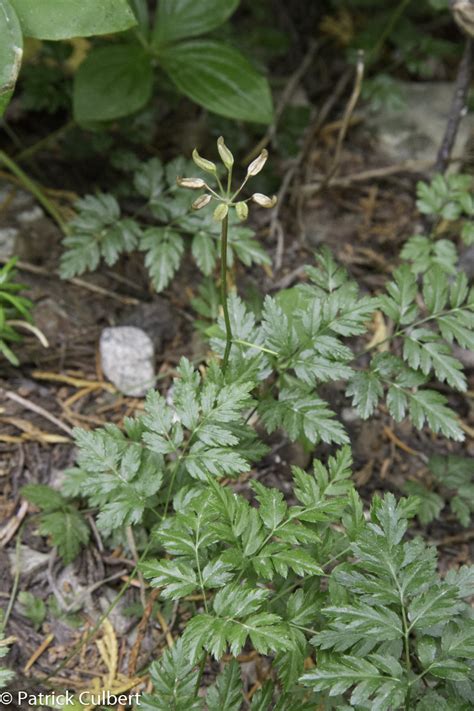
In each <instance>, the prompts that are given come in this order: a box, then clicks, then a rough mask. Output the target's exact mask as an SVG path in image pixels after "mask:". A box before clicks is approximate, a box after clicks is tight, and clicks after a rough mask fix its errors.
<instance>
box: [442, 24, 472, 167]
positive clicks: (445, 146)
mask: <svg viewBox="0 0 474 711" xmlns="http://www.w3.org/2000/svg"><path fill="white" fill-rule="evenodd" d="M473 46H474V40H472V39H471V38H470V37H468V38H467V39H466V45H465V47H464V54H463V57H462V59H461V63H460V65H459V69H458V73H457V77H456V84H455V88H454V97H453V101H452V104H451V108H450V110H449V116H448V123H447V124H446V131H445V134H444V136H443V140H442V143H441V146H440V149H439V151H438V155H437V157H436V163H435V166H434V169H435V173H444V172H445V171H446V168H447V167H448V164H449V159H450V157H451V153H452V152H453V147H454V144H455V142H456V137H457V135H458V130H459V126H460V124H461V119H462V118H463V116H465V115H466V111H467V96H468V93H469V87H470V84H471V76H472V58H473Z"/></svg>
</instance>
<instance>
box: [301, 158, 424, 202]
mask: <svg viewBox="0 0 474 711" xmlns="http://www.w3.org/2000/svg"><path fill="white" fill-rule="evenodd" d="M432 165H433V161H427V160H406V161H403V162H402V163H395V164H394V165H387V166H384V167H382V168H371V169H370V170H363V171H361V172H360V173H352V174H350V175H345V176H342V177H340V178H333V179H332V180H331V187H332V188H348V187H350V186H351V185H352V184H353V183H365V182H367V181H369V180H376V179H379V178H388V177H390V176H391V175H398V174H399V173H421V172H424V171H425V170H428V169H429V168H431V166H432ZM323 181H324V176H321V178H320V180H319V181H318V182H315V183H308V184H306V185H301V186H299V187H298V192H301V193H302V194H303V195H314V194H315V193H317V192H319V191H320V190H321V186H322V182H323Z"/></svg>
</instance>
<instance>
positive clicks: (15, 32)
mask: <svg viewBox="0 0 474 711" xmlns="http://www.w3.org/2000/svg"><path fill="white" fill-rule="evenodd" d="M0 35H1V37H2V44H1V46H0V116H2V114H3V112H4V111H5V109H6V107H7V104H8V102H9V101H10V97H11V95H12V93H13V89H14V87H15V82H16V79H17V76H18V72H19V71H20V65H21V58H22V55H23V37H22V34H21V29H20V23H19V21H18V17H17V15H16V13H15V10H14V9H13V6H12V5H11V4H10V2H9V0H1V2H0Z"/></svg>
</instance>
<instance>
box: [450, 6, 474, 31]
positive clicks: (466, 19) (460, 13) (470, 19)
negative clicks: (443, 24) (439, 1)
mask: <svg viewBox="0 0 474 711" xmlns="http://www.w3.org/2000/svg"><path fill="white" fill-rule="evenodd" d="M449 7H450V9H451V12H452V13H453V17H454V19H455V21H456V24H457V25H458V26H459V27H460V28H461V29H462V30H463V31H464V32H465V33H466V34H467V35H468V36H469V37H474V0H450V2H449Z"/></svg>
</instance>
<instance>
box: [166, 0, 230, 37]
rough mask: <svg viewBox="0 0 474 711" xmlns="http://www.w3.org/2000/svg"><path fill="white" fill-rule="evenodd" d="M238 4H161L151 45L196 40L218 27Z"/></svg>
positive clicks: (208, 0)
mask: <svg viewBox="0 0 474 711" xmlns="http://www.w3.org/2000/svg"><path fill="white" fill-rule="evenodd" d="M238 4H239V0H219V2H217V3H216V2H214V0H201V1H200V2H199V3H196V2H194V1H193V0H162V1H161V2H160V3H159V5H158V12H157V13H156V20H155V27H154V29H153V45H154V46H155V47H157V48H160V47H161V46H163V45H166V44H170V43H172V42H176V41H177V40H179V39H183V38H185V37H196V36H198V35H202V34H204V33H205V32H210V30H213V29H214V28H215V27H219V25H222V23H223V22H225V20H227V18H228V17H230V15H232V13H233V12H234V11H235V9H236V8H237V6H238Z"/></svg>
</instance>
